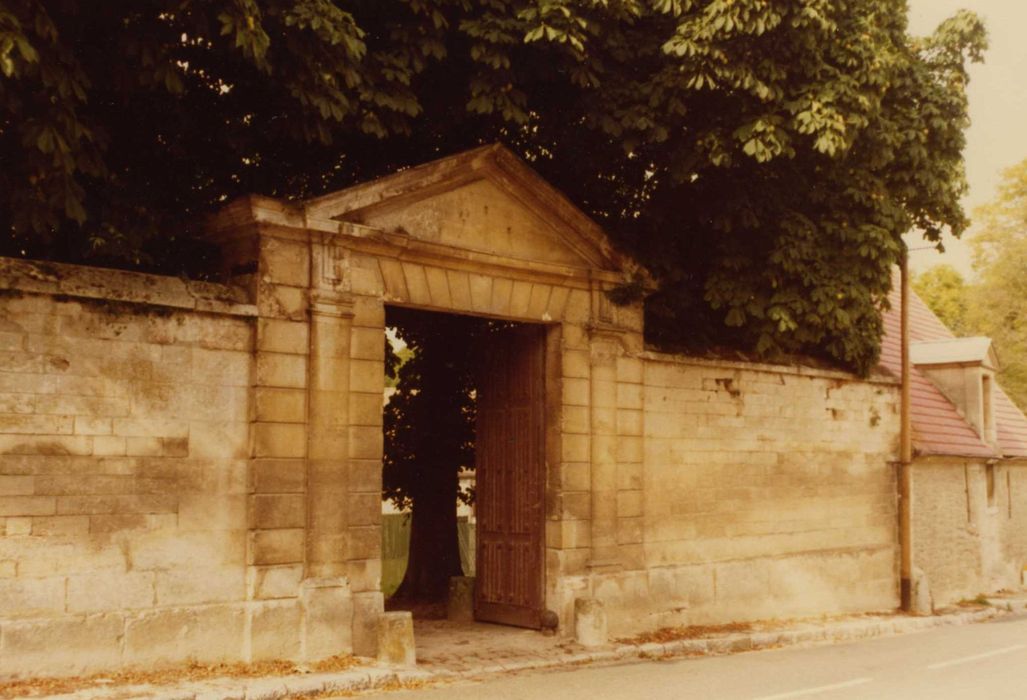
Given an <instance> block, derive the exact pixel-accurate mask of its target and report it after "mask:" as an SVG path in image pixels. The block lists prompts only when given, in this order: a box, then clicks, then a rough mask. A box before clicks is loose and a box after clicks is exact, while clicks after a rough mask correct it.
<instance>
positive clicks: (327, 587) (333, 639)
mask: <svg viewBox="0 0 1027 700" xmlns="http://www.w3.org/2000/svg"><path fill="white" fill-rule="evenodd" d="M300 605H301V609H302V612H303V658H304V659H306V660H308V661H313V660H317V659H323V658H326V657H329V656H335V655H339V654H346V653H349V652H350V650H352V649H353V607H354V606H353V596H352V593H351V592H350V588H349V582H348V581H347V580H346V579H344V578H343V579H339V578H336V579H306V580H305V581H303V584H302V586H301V588H300Z"/></svg>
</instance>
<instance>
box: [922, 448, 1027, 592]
mask: <svg viewBox="0 0 1027 700" xmlns="http://www.w3.org/2000/svg"><path fill="white" fill-rule="evenodd" d="M913 479H914V481H913V486H914V489H913V497H914V501H913V509H914V519H913V526H914V527H913V541H914V549H913V552H914V560H913V564H914V566H915V567H917V568H918V569H919V570H921V571H922V572H923V573H924V575H925V577H926V580H927V583H928V586H929V588H930V593H931V597H932V598H933V602H934V605H935V606H944V605H951V604H952V603H956V602H959V601H960V600H963V599H973V598H976V597H977V596H978V595H980V594H982V593H991V592H994V591H999V590H1017V589H1019V588H1020V587H1021V586H1023V572H1024V571H1025V570H1027V460H1024V459H1022V458H1021V459H1008V460H1002V461H1000V462H998V463H994V462H993V463H992V464H990V465H989V464H988V462H987V461H986V460H982V459H980V458H964V459H960V458H956V457H940V456H934V457H921V458H918V459H917V460H916V461H915V462H914V467H913Z"/></svg>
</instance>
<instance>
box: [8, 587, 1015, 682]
mask: <svg viewBox="0 0 1027 700" xmlns="http://www.w3.org/2000/svg"><path fill="white" fill-rule="evenodd" d="M989 601H990V602H991V603H992V605H991V606H990V607H980V608H976V609H972V610H967V609H959V608H956V609H954V610H949V611H946V612H943V613H941V614H937V615H933V616H930V617H907V616H903V615H897V614H875V615H871V614H866V615H853V616H846V617H839V618H831V619H811V620H800V621H781V622H764V623H753V624H752V625H744V626H743V625H726V626H723V627H709V628H687V629H681V630H662V631H660V632H658V633H653V634H650V635H642V636H640V637H637V638H633V639H631V640H618V641H617V642H614V643H612V644H610V645H607V646H604V647H600V648H596V649H584V648H583V647H581V646H580V645H578V644H577V643H575V642H574V641H573V640H570V639H567V638H561V637H545V636H542V635H541V634H539V633H538V632H534V631H531V630H521V629H515V628H507V627H499V626H495V625H484V624H473V623H449V622H446V621H423V622H418V623H417V625H416V632H415V635H416V638H417V645H418V649H417V653H418V666H417V667H416V668H388V667H379V666H376V665H374V664H373V662H371V661H370V660H367V661H368V663H367V665H359V664H358V665H355V666H352V667H350V668H347V669H345V670H340V671H335V672H328V673H292V674H286V675H274V676H267V677H261V678H245V677H225V678H216V679H209V680H200V681H191V682H184V683H174V684H163V683H162V684H160V685H158V684H135V685H125V684H113V683H110V682H108V683H106V684H102V681H101V682H98V681H97V680H96V679H93V681H92V682H93V685H91V686H90V687H88V688H83V689H81V690H76V691H74V692H68V693H64V694H58V695H46V694H39V693H38V691H37V692H36V693H32V694H26V693H20V694H17V695H15V694H11V688H10V687H7V688H5V686H3V685H0V695H3V696H4V697H12V698H15V697H31V698H37V699H38V698H45V699H46V700H130V699H132V698H155V699H157V700H278V699H279V698H299V697H303V696H311V695H318V696H321V697H332V696H333V695H336V694H338V695H340V696H343V695H351V694H359V693H361V692H362V691H369V690H374V689H378V690H391V689H395V690H398V689H408V688H417V687H422V686H425V685H429V684H435V683H445V682H452V681H457V680H471V679H480V678H482V677H485V676H489V675H493V674H498V673H510V672H515V671H526V670H538V669H553V668H558V667H565V666H573V665H580V664H590V663H596V664H605V663H618V662H625V661H628V660H632V659H651V658H669V657H675V656H705V655H717V654H731V653H736V652H741V651H752V650H758V649H771V648H778V647H786V646H811V645H819V644H831V643H838V642H846V641H851V640H857V639H869V638H873V637H883V636H890V635H896V634H905V633H909V632H917V631H921V630H925V629H930V628H934V627H939V626H946V625H963V624H970V623H975V622H981V621H984V620H988V619H991V618H993V617H996V616H999V615H1003V614H1007V612H1010V611H1021V612H1022V611H1024V610H1027V598H1025V597H1024V596H1023V594H1020V595H1019V596H1002V597H999V596H993V597H990V598H989ZM739 627H744V628H745V629H744V630H742V631H723V630H724V628H728V629H737V628H739Z"/></svg>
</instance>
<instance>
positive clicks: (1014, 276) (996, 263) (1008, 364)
mask: <svg viewBox="0 0 1027 700" xmlns="http://www.w3.org/2000/svg"><path fill="white" fill-rule="evenodd" d="M974 215H975V218H976V220H977V224H978V226H977V229H976V231H975V233H974V235H973V236H972V237H970V239H969V242H970V246H971V248H972V250H973V254H974V271H975V272H976V273H977V280H976V282H975V283H974V284H973V285H971V286H970V288H969V290H968V292H969V294H968V297H969V298H968V301H967V306H968V314H967V316H968V321H969V323H970V325H971V326H972V327H973V329H974V331H975V332H976V333H977V334H979V335H987V336H989V337H991V339H992V340H993V341H994V343H995V349H996V351H997V352H998V356H999V361H1000V362H1001V364H1002V367H1001V370H1000V372H999V381H1000V382H1001V384H1002V388H1003V389H1005V391H1006V392H1007V393H1008V394H1009V395H1010V397H1011V398H1012V399H1013V400H1014V401H1015V402H1016V403H1017V404H1018V405H1019V406H1020V408H1022V409H1024V410H1027V274H1025V272H1027V160H1025V161H1023V162H1022V163H1020V164H1019V165H1016V166H1014V167H1012V168H1009V169H1008V170H1006V171H1005V173H1004V174H1003V180H1002V185H1001V187H1000V188H999V193H998V196H997V197H996V198H995V200H994V201H993V202H991V203H990V204H988V205H985V206H983V207H980V208H979V209H977V210H975V212H974Z"/></svg>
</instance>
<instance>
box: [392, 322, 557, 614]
mask: <svg viewBox="0 0 1027 700" xmlns="http://www.w3.org/2000/svg"><path fill="white" fill-rule="evenodd" d="M386 325H387V327H388V329H389V330H388V334H389V336H390V340H389V341H387V342H388V344H389V350H388V351H387V353H386V355H387V374H388V375H389V377H390V378H391V381H389V382H387V384H392V385H393V387H392V388H391V389H387V394H391V395H390V396H389V397H388V399H387V403H386V407H385V420H384V425H385V446H386V454H385V464H384V472H383V482H384V493H383V497H384V499H385V500H386V501H389V502H390V503H391V508H389V509H391V510H399V511H400V512H401V513H402V515H401V516H400V517H402V518H404V520H402V521H397V515H396V514H393V515H389V516H386V517H385V523H384V525H383V550H384V551H383V553H384V554H385V557H386V560H385V562H383V564H385V571H384V573H385V574H386V578H388V579H390V580H389V581H386V580H383V588H384V589H385V590H386V592H387V593H388V592H389V589H390V588H392V587H395V586H396V582H397V581H399V583H398V587H397V588H396V590H395V594H394V595H393V597H392V598H391V599H390V601H389V603H388V607H390V608H392V609H412V610H413V611H414V613H415V616H418V617H439V616H441V615H443V614H444V611H445V603H446V593H447V590H448V583H449V579H450V577H452V576H460V575H472V573H473V575H476V577H477V580H476V586H475V617H476V619H479V620H482V621H488V622H498V623H503V624H509V625H517V626H522V627H532V628H538V627H540V621H541V613H542V609H543V573H542V572H543V561H544V560H543V551H544V550H543V533H544V531H543V525H544V522H543V497H544V483H545V478H544V474H545V471H544V459H543V455H544V435H545V429H544V413H543V411H544V405H545V332H544V328H543V327H541V326H534V325H527V324H513V323H507V322H499V321H490V320H487V319H481V318H475V317H469V316H458V315H452V314H441V313H433V312H425V311H420V310H412V309H405V308H394V307H387V313H386ZM397 340H398V341H399V342H397ZM469 474H473V480H471V481H470V482H469V483H470V484H472V485H471V486H470V488H468V475H469ZM458 509H459V510H460V511H461V512H462V515H459V514H458ZM468 515H470V517H468ZM398 522H402V531H403V532H402V534H400V537H403V538H404V542H403V543H402V544H403V545H407V541H406V540H405V537H406V533H409V540H408V546H405V547H403V549H404V550H405V551H407V552H408V555H407V556H406V558H405V559H406V560H405V562H399V561H391V562H390V561H389V559H388V557H389V554H388V550H389V548H390V546H393V548H394V541H395V540H396V537H397V533H396V532H393V531H392V530H395V529H396V528H395V525H397V524H398ZM390 528H391V530H390ZM461 528H462V529H461ZM475 540H476V546H475V547H474V555H473V557H472V558H473V560H474V561H475V565H474V568H475V571H474V572H472V571H470V570H468V569H469V568H470V567H469V566H468V561H467V560H468V557H467V556H466V555H467V554H468V553H467V552H464V555H465V556H464V557H463V559H464V562H463V565H461V558H462V557H461V545H463V547H464V548H466V547H467V545H468V544H470V543H472V542H474V541H475ZM397 564H405V571H404V572H403V573H402V575H401V579H400V578H399V577H400V573H399V569H398V567H397ZM392 579H394V580H392Z"/></svg>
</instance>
